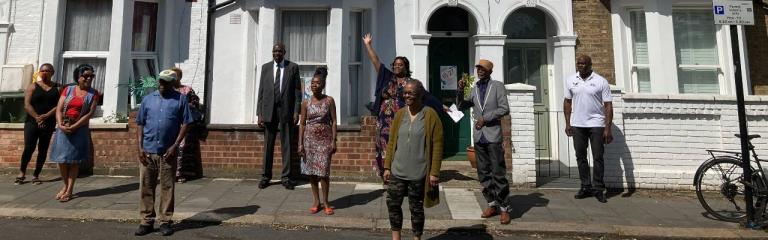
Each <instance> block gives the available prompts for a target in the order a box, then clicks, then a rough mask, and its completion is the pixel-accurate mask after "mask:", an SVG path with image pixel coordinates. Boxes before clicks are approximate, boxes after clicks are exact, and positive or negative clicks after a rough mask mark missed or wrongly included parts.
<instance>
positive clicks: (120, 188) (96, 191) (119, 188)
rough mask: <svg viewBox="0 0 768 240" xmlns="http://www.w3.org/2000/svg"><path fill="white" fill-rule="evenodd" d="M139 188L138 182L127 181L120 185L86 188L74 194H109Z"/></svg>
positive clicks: (93, 195) (90, 195) (84, 195)
mask: <svg viewBox="0 0 768 240" xmlns="http://www.w3.org/2000/svg"><path fill="white" fill-rule="evenodd" d="M138 189H139V183H128V184H123V185H120V186H113V187H108V188H102V189H94V190H88V191H84V192H78V193H77V194H75V195H76V196H77V197H98V196H104V195H110V194H121V193H127V192H130V191H135V190H138Z"/></svg>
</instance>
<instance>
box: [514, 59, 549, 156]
mask: <svg viewBox="0 0 768 240" xmlns="http://www.w3.org/2000/svg"><path fill="white" fill-rule="evenodd" d="M546 49H547V48H546V45H545V44H507V46H506V52H505V57H506V61H505V62H504V64H505V65H506V69H507V71H506V72H505V76H504V77H505V79H506V82H505V83H525V84H528V85H531V86H535V87H536V92H534V93H533V113H534V120H535V122H536V126H535V129H536V160H539V161H548V160H550V155H551V153H550V132H549V130H550V127H549V117H550V116H549V115H550V114H549V113H550V110H549V83H548V79H547V75H548V74H547V70H546V69H547V50H546Z"/></svg>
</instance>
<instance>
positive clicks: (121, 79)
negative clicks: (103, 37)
mask: <svg viewBox="0 0 768 240" xmlns="http://www.w3.org/2000/svg"><path fill="white" fill-rule="evenodd" d="M131 22H133V1H130V0H115V1H114V2H113V4H112V24H111V26H112V31H111V32H110V33H109V34H110V35H109V54H108V55H107V65H106V73H105V74H106V75H105V83H104V99H103V103H104V104H103V105H102V110H103V113H104V114H103V116H109V115H111V114H112V113H114V112H119V113H126V112H128V108H127V107H128V89H127V88H124V87H118V86H124V85H127V84H128V77H129V75H130V73H131V71H132V70H131V68H132V66H133V64H132V62H131V30H132V29H131ZM64 74H66V73H64Z"/></svg>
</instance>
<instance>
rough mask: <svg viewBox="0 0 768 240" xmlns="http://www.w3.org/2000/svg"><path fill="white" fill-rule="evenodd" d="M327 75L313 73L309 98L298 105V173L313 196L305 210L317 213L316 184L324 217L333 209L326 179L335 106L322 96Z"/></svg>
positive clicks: (332, 146) (322, 70)
mask: <svg viewBox="0 0 768 240" xmlns="http://www.w3.org/2000/svg"><path fill="white" fill-rule="evenodd" d="M327 76H328V69H327V68H325V67H320V68H317V70H315V75H314V76H313V77H312V82H311V83H310V88H311V89H312V97H311V98H310V99H307V100H304V102H302V103H301V118H300V119H299V154H300V155H301V156H302V157H303V160H302V161H301V174H304V175H307V176H309V182H310V184H311V185H312V195H313V196H314V199H313V202H312V207H311V208H310V209H309V211H310V212H311V213H312V214H314V213H317V212H319V211H320V195H319V189H318V183H320V187H322V189H323V209H324V211H325V214H327V215H332V214H333V207H331V206H330V205H329V204H328V186H329V180H328V176H329V175H330V172H331V156H332V155H333V154H334V153H335V152H336V103H335V102H334V100H333V98H332V97H330V96H328V95H325V94H323V89H325V78H326V77H327Z"/></svg>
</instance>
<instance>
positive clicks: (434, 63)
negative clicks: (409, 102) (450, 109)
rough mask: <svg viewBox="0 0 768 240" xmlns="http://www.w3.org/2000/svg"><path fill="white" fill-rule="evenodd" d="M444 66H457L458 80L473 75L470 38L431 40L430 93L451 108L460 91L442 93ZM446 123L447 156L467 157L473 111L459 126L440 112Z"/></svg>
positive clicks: (467, 112) (447, 157) (445, 144)
mask: <svg viewBox="0 0 768 240" xmlns="http://www.w3.org/2000/svg"><path fill="white" fill-rule="evenodd" d="M440 66H456V70H457V71H456V75H457V78H461V74H462V73H468V72H469V40H468V39H467V38H431V39H430V40H429V91H430V92H431V93H432V94H433V95H434V96H435V97H437V98H438V99H440V101H441V102H442V103H443V104H445V105H447V106H450V105H451V104H453V103H454V101H455V99H456V90H442V89H441V84H440ZM438 112H439V115H440V120H441V121H442V122H443V135H444V136H443V139H444V142H443V144H444V145H443V157H444V158H446V159H448V160H452V159H451V157H453V156H458V157H459V158H457V159H456V160H459V159H461V156H466V148H467V146H468V145H469V144H470V122H469V111H464V115H465V116H464V118H462V119H461V121H459V122H458V123H455V122H453V120H451V118H450V117H449V116H448V115H447V114H445V113H444V112H442V111H438Z"/></svg>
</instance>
